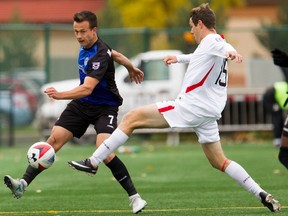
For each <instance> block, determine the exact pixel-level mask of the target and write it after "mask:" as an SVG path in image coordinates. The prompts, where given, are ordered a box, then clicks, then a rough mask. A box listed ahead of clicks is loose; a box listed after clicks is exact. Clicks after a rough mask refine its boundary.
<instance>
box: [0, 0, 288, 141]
mask: <svg viewBox="0 0 288 216" xmlns="http://www.w3.org/2000/svg"><path fill="white" fill-rule="evenodd" d="M203 2H208V3H209V4H210V7H211V8H212V9H213V10H214V11H215V13H216V16H217V32H218V33H219V34H220V33H221V34H223V35H224V36H225V39H226V40H227V41H228V42H229V43H231V44H232V45H233V46H234V47H235V48H236V50H237V51H238V52H239V53H241V54H242V55H243V56H244V62H243V63H242V64H235V63H233V62H231V63H230V65H229V100H228V102H227V106H226V108H225V110H224V111H223V117H222V119H221V120H220V121H219V125H220V130H221V131H222V132H223V133H224V132H227V133H229V132H234V133H238V132H239V133H243V132H256V133H257V132H259V131H262V132H272V129H273V125H272V123H271V122H272V120H271V113H270V112H268V111H267V110H266V109H265V107H264V105H263V95H264V93H265V91H266V89H268V88H270V87H271V86H273V85H274V83H275V82H279V81H286V80H285V76H284V74H283V68H279V67H277V66H275V65H274V64H273V59H272V57H271V51H272V50H274V49H275V48H278V49H281V50H282V51H284V52H288V43H287V37H288V1H287V0H206V1H201V0H177V1H174V0H81V1H79V0H25V1H23V0H1V1H0V11H1V13H0V146H13V145H16V144H20V145H21V144H22V143H30V144H31V143H33V142H36V141H39V140H44V139H45V135H44V134H43V130H44V129H45V130H46V129H49V128H47V127H49V126H51V125H53V121H55V118H56V117H55V116H57V115H58V113H59V112H58V113H57V112H56V114H55V115H54V116H53V115H52V114H51V113H50V114H51V115H50V114H49V113H48V114H47V115H48V116H46V117H45V118H43V113H41V112H43V109H42V108H41V107H42V106H43V104H44V103H45V102H47V100H48V99H47V98H45V96H44V95H43V94H42V92H41V88H42V86H43V85H44V84H47V83H51V82H59V81H63V80H70V79H75V78H77V77H78V72H77V55H78V50H79V44H78V42H77V41H76V40H75V37H74V32H73V26H72V23H73V14H74V13H76V12H79V11H81V10H90V11H93V12H95V13H96V14H97V16H98V26H99V27H98V35H99V36H100V37H101V38H102V40H104V41H105V42H106V43H107V44H109V45H110V47H111V48H112V49H115V50H117V51H120V52H122V53H123V54H125V55H126V56H127V57H129V58H132V57H134V56H137V55H138V54H140V53H145V52H148V51H157V50H177V51H179V52H182V53H189V52H193V50H194V49H195V47H196V46H197V44H195V41H194V38H193V36H192V35H191V34H190V28H189V25H188V21H189V12H190V10H191V9H192V8H193V7H195V6H198V5H200V4H201V3H203ZM140 58H141V57H140ZM155 59H157V56H156V57H155ZM155 59H154V60H155ZM140 60H141V61H140V63H139V65H138V66H139V67H141V69H143V70H144V69H145V68H146V69H145V70H147V75H148V74H149V72H150V73H151V72H155V73H156V72H157V70H159V68H158V66H156V64H154V63H155V62H154V60H153V59H152V60H151V59H150V60H146V61H144V60H143V59H140ZM158 60H159V62H161V59H160V57H159V56H158ZM152 61H153V62H154V63H153V64H150V65H149V67H146V66H145V67H144V66H143V65H145V64H146V65H147V64H148V63H150V62H152ZM147 62H148V63H147ZM144 63H145V64H144ZM153 65H154V66H153ZM119 70H120V69H119ZM184 71H185V69H184ZM144 72H145V73H146V71H144ZM174 72H175V73H178V71H177V70H176V71H174ZM116 76H117V75H116ZM147 77H149V76H147ZM166 79H167V80H169V77H168V78H167V77H165V78H163V80H164V81H165V80H166ZM151 80H152V81H153V82H154V85H155V84H157V83H159V80H157V79H155V80H153V79H151V77H150V81H151ZM163 80H161V81H163ZM145 82H146V80H145V81H144V83H143V85H142V87H141V88H142V89H141V90H142V93H141V94H142V95H141V98H143V94H144V93H143V92H145V91H147V92H148V90H149V91H150V90H151V89H152V90H153V89H154V87H152V88H151V87H148V86H149V85H148V84H147V85H145ZM148 82H149V81H148V80H147V83H148ZM58 84H59V86H60V88H61V86H62V85H64V84H63V83H62V82H60V83H58ZM65 85H66V84H65ZM169 85H170V86H169V87H171V84H170V83H169ZM172 85H173V83H172ZM175 85H178V84H176V83H175ZM119 87H120V86H119ZM176 87H177V86H176ZM133 88H134V86H132V85H131V89H133ZM155 89H156V88H155ZM120 93H121V90H120ZM130 93H131V92H129V91H127V92H123V93H122V96H123V98H124V101H125V98H126V96H127V97H128V95H129V94H130ZM139 94H140V93H139ZM139 94H138V95H134V96H133V97H135V98H136V99H138V100H139ZM159 94H162V96H163V91H161V90H159V89H158V90H157V91H156V90H155V92H153V95H152V93H151V94H150V95H149V100H148V99H147V100H145V103H150V102H156V100H155V99H156V98H157V99H159V97H158V96H159ZM166 96H167V95H166ZM170 96H171V95H170ZM145 97H146V96H145ZM129 100H130V99H129ZM143 103H144V102H143ZM134 104H135V103H134ZM54 106H56V107H57V104H55V105H54ZM130 108H131V107H129V109H130ZM123 109H125V110H123V112H125V111H126V109H128V108H123ZM50 110H51V109H50ZM51 112H52V110H51ZM39 116H40V117H39ZM51 116H52V117H51ZM49 121H52V122H49ZM43 122H44V123H43ZM45 123H47V124H46V126H43V124H45ZM47 125H48V126H47ZM163 132H164V134H165V136H166V135H167V142H168V143H170V144H178V143H179V140H180V135H181V134H182V133H183V134H184V133H191V130H150V131H142V132H141V131H139V133H145V134H147V133H163ZM93 136H94V135H93ZM270 138H271V140H272V139H273V135H271V136H270ZM87 142H90V141H87ZM271 143H272V141H271Z"/></svg>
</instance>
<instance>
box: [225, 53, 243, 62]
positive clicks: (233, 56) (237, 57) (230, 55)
mask: <svg viewBox="0 0 288 216" xmlns="http://www.w3.org/2000/svg"><path fill="white" fill-rule="evenodd" d="M226 57H227V58H228V59H231V60H235V61H236V62H237V63H241V62H242V61H243V57H242V55H240V54H239V53H237V52H233V51H230V52H228V53H227V54H226Z"/></svg>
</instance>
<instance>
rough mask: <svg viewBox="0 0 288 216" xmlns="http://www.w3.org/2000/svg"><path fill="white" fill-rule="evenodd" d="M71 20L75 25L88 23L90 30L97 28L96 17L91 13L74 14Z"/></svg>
mask: <svg viewBox="0 0 288 216" xmlns="http://www.w3.org/2000/svg"><path fill="white" fill-rule="evenodd" d="M73 19H74V21H75V22H77V23H81V22H83V21H88V22H89V27H90V29H93V28H95V27H97V26H98V23H97V16H96V14H94V13H92V12H91V11H81V12H78V13H75V14H74V16H73Z"/></svg>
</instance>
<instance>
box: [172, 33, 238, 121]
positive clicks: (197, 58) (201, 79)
mask: <svg viewBox="0 0 288 216" xmlns="http://www.w3.org/2000/svg"><path fill="white" fill-rule="evenodd" d="M228 51H235V52H236V50H235V49H234V48H233V47H232V46H231V45H230V44H228V43H227V42H226V41H225V40H224V39H223V38H222V37H221V36H220V35H218V34H209V35H207V36H206V37H205V38H203V39H202V40H201V42H200V44H199V45H198V47H197V49H196V50H195V51H194V53H191V54H188V55H178V56H177V60H178V62H179V63H181V62H183V63H189V65H188V68H187V71H186V73H185V76H184V80H183V84H182V87H181V90H180V93H179V94H178V97H177V99H176V101H177V100H179V101H178V103H179V105H180V106H182V107H181V109H182V110H185V111H186V113H190V112H193V114H194V115H197V116H199V117H200V116H205V117H216V118H220V117H221V112H222V111H223V109H224V107H225V104H226V100H227V84H228V71H227V58H226V54H227V52H228ZM185 111H184V112H185Z"/></svg>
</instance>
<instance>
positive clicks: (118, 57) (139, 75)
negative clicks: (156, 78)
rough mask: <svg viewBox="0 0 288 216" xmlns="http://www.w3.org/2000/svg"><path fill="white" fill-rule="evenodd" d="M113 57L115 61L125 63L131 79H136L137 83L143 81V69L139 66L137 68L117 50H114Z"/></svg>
mask: <svg viewBox="0 0 288 216" xmlns="http://www.w3.org/2000/svg"><path fill="white" fill-rule="evenodd" d="M112 57H113V59H114V61H116V62H117V63H118V64H121V65H123V66H124V67H125V68H126V69H127V70H128V73H129V77H130V80H131V81H134V82H135V83H136V84H139V83H141V82H142V81H143V78H144V73H143V71H141V70H140V69H139V68H136V67H135V66H134V65H133V64H132V62H131V61H130V60H129V59H128V58H127V57H126V56H124V55H123V54H121V53H119V52H117V51H115V50H112Z"/></svg>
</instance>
